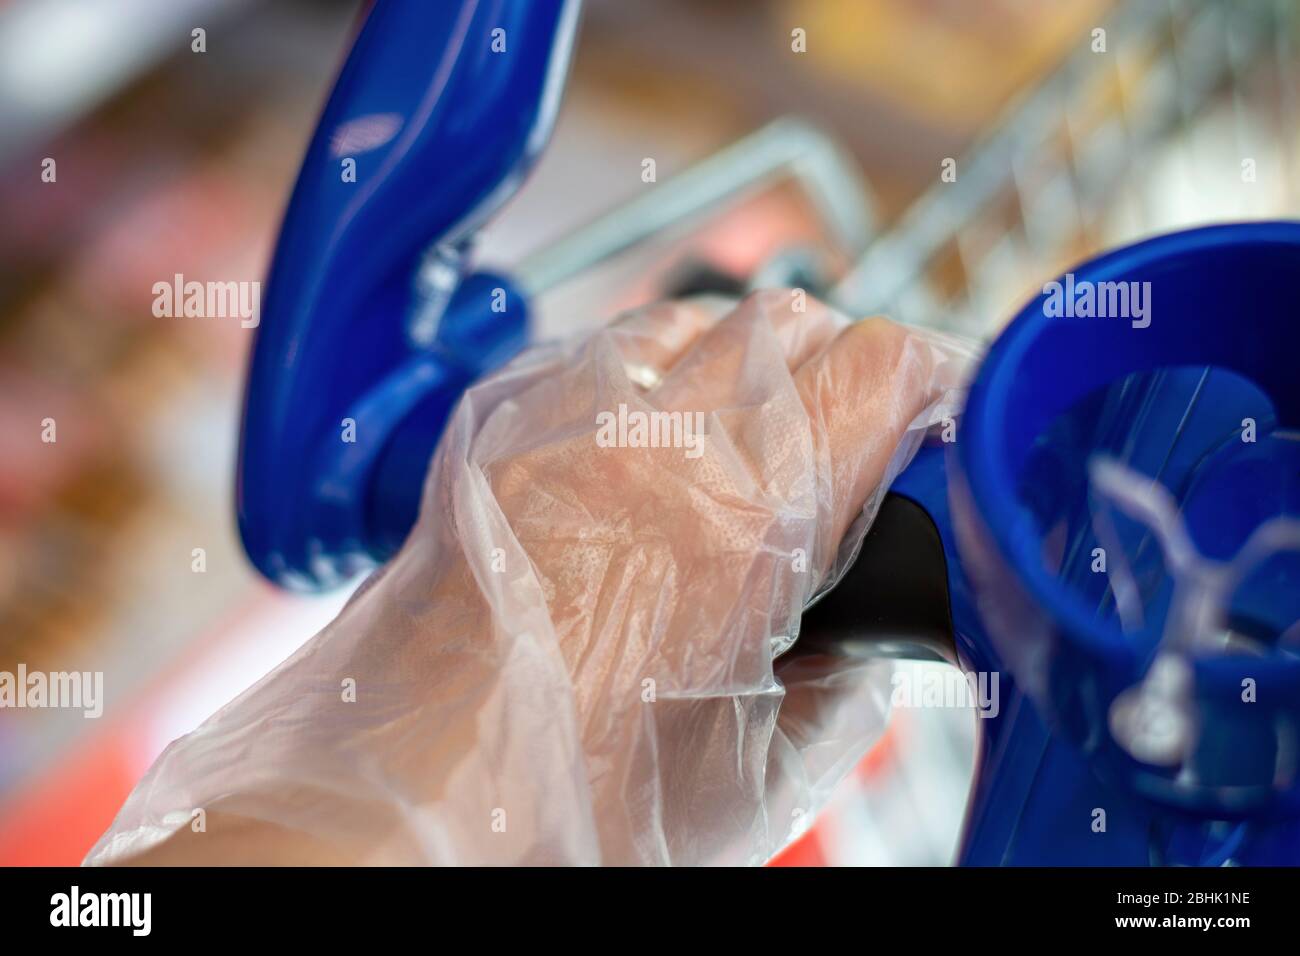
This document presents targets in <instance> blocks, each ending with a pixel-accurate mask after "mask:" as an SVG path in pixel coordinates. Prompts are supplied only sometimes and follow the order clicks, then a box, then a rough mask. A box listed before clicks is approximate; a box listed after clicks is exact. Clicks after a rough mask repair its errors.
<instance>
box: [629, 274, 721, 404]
mask: <svg viewBox="0 0 1300 956" xmlns="http://www.w3.org/2000/svg"><path fill="white" fill-rule="evenodd" d="M729 309H730V303H729V302H728V300H726V299H722V298H704V297H700V298H696V299H687V300H679V301H668V302H657V303H655V304H654V305H650V306H646V307H645V308H641V309H636V310H634V311H632V312H628V313H625V314H624V315H622V316H619V317H618V318H617V319H615V320H614V322H613V323H612V324H611V325H610V327H609V335H610V338H611V339H613V341H614V344H615V345H616V346H617V348H618V350H619V354H620V355H621V356H622V358H623V365H624V367H625V368H626V370H627V375H628V378H630V379H631V380H632V381H633V382H635V383H636V384H638V385H640V386H642V387H643V388H653V387H654V386H656V385H658V384H659V382H660V380H662V379H663V377H664V375H666V374H667V373H668V371H669V369H671V368H672V367H673V366H674V365H676V364H677V362H678V360H679V359H680V358H681V357H682V356H683V355H685V354H686V352H687V351H688V350H689V349H690V347H691V346H692V345H694V344H695V343H696V342H697V341H698V340H699V338H700V336H702V335H703V334H704V333H705V332H706V331H707V330H708V329H710V328H712V327H713V326H714V325H716V324H717V323H718V321H719V320H721V319H722V317H723V316H725V315H726V314H727V312H728V311H729Z"/></svg>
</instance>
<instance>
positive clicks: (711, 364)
mask: <svg viewBox="0 0 1300 956" xmlns="http://www.w3.org/2000/svg"><path fill="white" fill-rule="evenodd" d="M845 324H846V320H845V319H844V318H843V317H842V316H839V315H838V314H837V313H835V312H834V311H833V310H832V309H830V308H828V307H827V306H825V305H823V304H822V303H820V302H818V301H816V300H815V299H812V298H810V297H808V296H807V295H806V294H805V293H804V292H803V290H800V289H770V290H765V291H762V292H756V293H754V294H752V295H750V296H748V297H747V298H745V299H744V300H743V301H741V303H740V304H739V305H737V306H736V308H735V309H734V311H732V312H731V314H729V315H728V316H727V317H726V318H724V319H723V320H722V321H721V322H718V323H717V324H716V325H714V326H713V327H712V328H710V329H709V330H708V331H706V332H705V333H704V334H703V335H701V336H700V337H699V340H698V341H697V342H696V344H695V345H694V347H693V348H691V349H690V351H689V353H688V354H687V355H686V356H685V357H684V358H682V359H681V361H680V362H678V364H677V365H676V366H675V367H674V368H673V370H672V374H670V375H668V376H666V377H665V379H664V384H663V386H662V387H661V388H660V389H659V391H658V393H657V398H658V400H660V401H661V402H663V404H664V405H665V406H668V407H677V406H680V405H685V404H690V405H692V406H693V407H699V408H709V409H715V408H723V407H727V406H730V405H736V404H746V403H749V402H761V401H762V400H763V398H764V396H766V395H768V394H770V393H771V389H772V387H773V384H774V381H773V376H772V370H773V366H774V365H776V367H777V368H779V367H780V365H779V364H776V363H778V362H779V363H782V364H784V365H785V367H786V368H787V369H788V370H789V371H791V372H793V371H794V370H795V369H797V368H799V367H800V366H802V365H803V364H805V363H806V362H807V361H809V360H810V359H811V358H813V357H814V356H815V355H817V354H818V353H819V352H820V351H822V350H823V349H825V348H826V347H827V346H828V345H829V344H830V343H831V342H832V341H833V340H834V339H835V336H836V334H837V333H838V332H839V331H840V329H842V328H843V327H844V326H845Z"/></svg>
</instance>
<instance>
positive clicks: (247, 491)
mask: <svg viewBox="0 0 1300 956" xmlns="http://www.w3.org/2000/svg"><path fill="white" fill-rule="evenodd" d="M577 12H578V3H577V2H576V0H456V2H453V0H437V2H429V0H382V2H380V3H376V4H374V5H373V7H372V8H371V9H370V10H369V12H368V14H367V15H366V17H365V19H364V22H363V24H362V26H361V29H360V31H359V33H358V35H357V37H356V40H355V43H354V45H353V48H352V52H351V54H350V55H349V57H348V59H347V62H346V63H345V64H344V66H343V69H342V72H341V73H340V75H339V78H338V81H337V83H336V85H335V88H334V91H333V93H332V94H331V96H330V98H329V102H328V104H327V105H326V107H325V110H324V113H323V115H322V117H321V120H320V125H319V127H318V129H317V130H316V133H315V136H314V137H313V139H312V142H311V145H310V147H309V148H308V150H307V155H306V158H305V160H304V161H303V166H302V171H301V173H300V174H299V177H298V182H297V185H296V187H295V189H294V192H293V198H292V199H291V201H290V203H289V208H288V211H287V212H286V214H285V218H284V224H283V228H282V231H281V234H280V239H279V244H278V246H277V249H276V253H275V261H274V264H273V267H272V270H271V274H270V279H269V282H268V285H267V299H266V302H265V303H264V306H263V309H262V321H261V326H260V328H259V329H258V332H257V341H256V344H255V348H254V353H253V359H252V367H251V371H250V375H249V381H248V391H247V395H246V399H245V407H244V423H243V436H242V440H241V450H240V463H239V479H238V512H239V526H240V532H241V534H242V536H243V540H244V545H245V548H246V550H247V551H248V554H249V556H250V557H251V558H252V560H253V562H254V564H255V565H256V566H257V567H258V568H259V569H260V570H261V571H262V572H263V573H264V574H265V575H267V576H268V577H269V578H270V579H271V580H273V581H276V582H278V583H280V584H284V585H292V586H299V587H314V586H322V585H329V584H332V583H335V582H336V581H337V580H339V579H340V578H341V577H343V576H345V575H347V574H349V573H351V572H353V571H355V570H357V569H358V568H359V567H361V566H364V565H366V564H369V563H371V562H373V561H376V560H381V559H382V558H384V557H386V556H387V555H388V554H390V553H391V552H392V550H393V549H394V548H396V547H397V546H398V545H399V544H400V542H401V541H402V539H403V538H404V537H405V534H406V532H407V530H408V529H409V528H410V526H411V524H412V522H413V521H414V517H415V503H416V501H417V500H418V492H419V488H420V486H421V480H422V477H423V474H424V472H425V469H426V467H427V464H428V460H429V456H430V454H431V453H432V451H433V448H434V445H435V443H436V441H437V439H438V435H439V434H440V432H441V428H442V423H443V421H444V420H445V418H446V416H447V414H448V412H449V410H450V408H451V407H452V405H453V404H454V402H455V401H456V399H457V397H458V396H459V395H460V393H461V392H462V391H463V390H464V388H465V386H466V384H467V383H468V382H469V381H472V380H473V378H474V377H475V376H477V375H478V374H480V373H481V372H482V371H483V370H485V369H486V368H489V367H491V366H492V365H493V364H495V363H498V362H500V361H503V360H504V359H505V358H507V357H508V356H509V355H510V354H512V353H513V351H515V350H517V349H518V348H519V347H520V346H521V345H522V344H523V342H524V341H525V339H526V324H527V307H526V303H525V302H524V300H523V297H522V295H521V294H520V292H519V291H518V290H517V289H514V288H513V287H512V286H511V285H510V283H509V282H507V281H505V280H504V279H498V278H494V277H491V276H477V277H473V281H462V280H463V276H464V274H465V272H466V271H467V263H466V259H467V254H468V242H469V240H470V239H471V238H472V236H473V234H474V232H475V231H476V230H477V229H478V228H479V227H480V226H481V225H482V224H483V222H484V221H485V220H486V219H487V218H488V216H490V215H491V213H492V212H493V211H495V210H496V209H497V208H498V207H499V206H500V204H501V203H502V202H503V201H504V200H505V199H506V198H508V197H509V196H510V194H511V193H513V192H514V190H515V189H516V188H517V187H518V185H519V182H520V179H521V178H522V176H523V174H524V172H525V170H526V169H527V167H528V165H529V164H530V163H531V162H532V160H533V159H534V158H535V157H536V156H537V155H538V153H539V152H540V150H541V149H542V147H543V145H544V144H545V141H546V138H547V136H548V134H549V132H550V129H551V127H552V124H553V122H554V118H555V114H556V110H557V108H558V103H559V99H560V93H561V90H562V88H563V84H564V79H565V73H566V69H567V64H568V59H569V51H570V49H571V47H572V43H573V36H574V31H575V27H576V20H577ZM430 247H434V251H433V252H432V253H427V252H426V250H428V249H429V248H430ZM412 421H414V422H418V427H414V426H409V425H408V423H409V422H412ZM353 423H354V424H353ZM394 441H399V442H405V443H406V444H405V445H403V446H401V447H393V442H394ZM397 471H401V472H402V473H401V474H395V472H397ZM394 488H399V489H401V493H400V494H393V493H392V489H394Z"/></svg>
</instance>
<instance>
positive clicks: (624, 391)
mask: <svg viewBox="0 0 1300 956" xmlns="http://www.w3.org/2000/svg"><path fill="white" fill-rule="evenodd" d="M967 358H968V353H967V352H966V351H965V350H964V349H963V348H962V347H961V346H959V345H957V344H955V343H952V342H949V341H946V340H941V339H939V338H937V337H935V336H925V337H922V336H921V335H919V334H917V333H914V332H909V331H906V330H904V329H903V328H902V327H900V326H897V325H893V324H891V323H889V322H886V321H884V320H880V319H872V320H867V321H864V322H861V323H859V324H852V325H851V324H849V323H848V322H847V321H846V320H845V319H843V318H842V317H840V316H838V315H836V314H834V313H832V312H831V311H830V310H828V309H827V308H825V307H824V306H821V305H819V304H817V303H815V302H812V301H807V302H806V305H805V302H804V298H803V293H802V292H798V291H794V292H791V291H784V290H776V291H770V292H765V293H760V294H757V295H754V296H751V297H749V298H748V299H746V300H744V301H743V302H742V303H740V305H739V306H736V307H734V308H732V307H731V306H730V305H727V304H721V303H716V302H691V303H677V304H668V305H661V306H656V307H653V308H650V309H647V310H644V311H642V312H639V313H635V314H632V315H629V316H627V317H624V318H623V319H621V320H619V321H618V322H616V323H615V324H614V325H613V326H612V327H610V328H609V329H607V330H606V331H603V332H601V333H600V334H597V335H596V336H595V337H593V338H589V339H587V340H585V341H582V342H577V343H570V344H568V345H561V346H551V347H544V348H536V349H532V350H530V351H528V352H526V353H524V354H523V355H522V356H520V357H519V358H518V359H517V360H515V361H514V362H513V363H511V364H510V365H509V366H507V367H506V368H504V369H503V370H501V371H499V372H497V373H496V374H494V375H492V376H491V377H489V378H488V379H486V380H484V381H483V382H481V383H480V384H477V385H475V386H474V387H473V388H472V389H471V390H470V391H469V392H468V393H467V394H466V395H465V397H464V399H463V401H462V402H461V403H460V405H459V406H458V408H457V410H456V412H455V413H454V415H453V417H452V420H451V422H450V423H449V425H448V427H447V430H446V433H445V435H444V436H443V439H442V441H441V444H440V445H439V448H438V451H437V453H436V455H435V457H434V460H433V463H432V465H431V468H430V471H429V475H428V479H427V484H426V486H425V491H424V500H423V504H422V508H421V515H420V519H419V522H418V524H417V525H416V527H415V528H414V530H413V531H412V532H411V535H410V537H409V539H408V541H407V543H406V545H405V546H404V547H403V548H402V550H401V552H400V553H399V554H398V555H397V556H396V557H394V558H393V559H392V561H390V562H389V563H388V564H387V566H385V567H384V568H383V569H382V570H381V571H379V572H377V573H376V574H375V575H374V576H373V578H372V579H371V580H370V581H369V582H368V583H367V584H366V585H365V586H364V587H363V588H362V589H361V590H360V591H359V592H358V594H357V595H356V596H355V597H354V598H353V599H352V601H351V602H350V603H349V604H348V606H347V607H346V608H345V609H344V611H343V612H342V613H341V614H340V615H339V617H338V618H337V619H336V620H335V621H334V622H333V623H332V624H331V625H330V626H329V627H327V628H326V629H325V630H323V631H322V632H321V633H320V634H318V635H316V636H315V637H314V638H313V639H312V640H310V641H308V642H307V643H306V644H305V645H303V647H302V648H301V649H300V650H299V651H298V652H297V653H295V654H294V655H293V656H292V657H291V658H289V660H287V661H286V662H284V663H283V664H281V665H280V666H279V667H278V668H276V669H275V670H274V671H273V672H272V673H271V674H269V675H268V676H267V677H265V678H264V679H263V680H261V681H260V682H258V683H257V684H256V685H255V686H253V687H252V688H250V689H249V690H248V691H246V692H245V693H244V694H242V695H241V696H240V697H238V698H237V699H236V700H234V701H233V702H232V703H230V704H229V705H227V706H226V707H225V708H223V709H222V710H220V711H219V712H218V713H217V714H215V715H214V716H213V717H211V718H210V719H209V720H208V721H207V722H206V723H204V724H203V725H202V726H201V727H199V729H197V730H196V731H194V732H193V733H191V734H189V735H188V736H186V737H184V738H182V739H180V740H178V741H176V742H174V743H173V744H172V745H171V746H170V747H168V748H167V750H166V751H165V752H164V753H163V754H162V756H161V757H159V758H158V761H157V762H156V763H155V764H154V766H153V768H152V769H151V770H150V771H149V773H148V775H147V776H146V777H145V778H144V780H143V781H142V782H141V783H140V784H139V786H138V787H137V788H136V790H135V792H134V793H133V794H132V795H131V797H130V798H129V799H128V801H127V803H126V805H125V806H124V807H123V809H122V811H121V812H120V813H119V815H118V818H117V820H116V821H115V823H114V824H113V826H112V828H111V829H110V830H109V832H108V833H107V834H105V835H104V837H103V838H101V840H100V841H99V843H98V844H97V845H96V846H95V848H94V849H93V850H92V851H91V853H90V855H89V856H88V858H87V861H88V862H90V863H113V862H146V863H163V864H167V863H295V862H307V863H345V862H357V863H402V864H406V863H435V864H459V863H480V864H481V863H487V864H509V863H520V864H556V863H573V864H667V863H675V864H682V863H687V864H695V863H760V862H763V861H764V860H766V859H768V858H769V857H770V856H771V855H772V854H773V853H775V852H776V851H777V850H779V849H780V848H781V847H782V846H783V845H784V844H785V843H786V842H787V841H788V840H789V839H790V838H791V837H792V836H794V835H797V833H798V832H799V831H800V830H801V829H802V828H803V827H804V826H805V825H806V824H807V822H808V820H809V819H810V818H811V814H812V813H814V812H815V811H816V809H817V808H818V807H819V806H820V805H821V804H822V803H823V801H824V800H825V798H826V797H827V795H828V794H829V792H830V791H831V789H832V787H833V786H834V785H835V783H836V782H837V781H838V780H840V779H841V778H842V777H843V776H844V775H845V774H846V773H847V772H848V771H849V770H850V769H851V768H852V767H853V766H854V764H855V763H856V762H857V761H858V760H859V759H860V758H861V756H862V755H863V754H864V753H865V752H866V750H867V749H868V748H869V746H870V745H871V744H872V742H873V741H874V740H875V739H876V738H877V737H878V735H879V733H880V732H881V730H882V728H883V727H884V724H885V720H886V715H887V706H888V690H889V686H888V678H889V673H890V667H889V664H888V663H886V662H867V663H864V662H861V661H853V660H848V659H839V658H834V659H832V658H829V657H809V656H804V657H798V656H791V657H788V658H782V659H780V660H777V656H778V655H779V654H780V653H781V652H782V651H784V650H785V649H786V648H788V647H789V646H790V644H791V643H792V642H793V641H794V640H795V638H796V637H797V635H798V631H799V621H800V615H801V613H802V611H803V610H804V608H805V606H806V605H808V603H809V602H810V601H811V600H812V599H814V597H815V596H817V595H818V594H819V593H820V592H821V591H823V590H824V589H826V588H827V587H829V586H830V585H831V584H832V583H833V582H834V580H835V578H836V576H837V575H838V574H839V573H840V572H841V571H842V570H843V568H844V566H845V565H846V564H847V563H849V562H850V561H851V560H852V558H853V557H854V555H855V554H856V551H857V548H858V546H859V545H860V543H861V541H862V538H863V535H864V534H865V531H866V528H867V525H868V523H869V519H870V517H871V516H873V515H874V513H875V509H876V506H877V504H878V502H879V500H880V498H881V497H882V496H883V494H884V492H885V490H886V487H887V485H888V482H889V481H891V480H892V478H893V477H894V475H896V474H897V472H898V471H900V470H901V469H902V467H903V466H904V465H905V464H906V462H907V461H908V460H909V459H910V457H911V456H912V454H913V453H914V452H915V450H916V447H917V446H918V445H919V443H920V441H921V439H922V437H923V434H924V432H925V430H926V429H927V428H928V427H929V426H931V425H932V424H935V423H937V422H939V421H940V420H941V419H943V418H945V417H947V416H949V415H953V414H955V412H956V408H957V403H958V401H959V399H960V393H959V392H958V391H957V390H956V388H957V386H958V385H959V384H960V382H961V381H962V380H963V378H964V366H965V363H966V359H967ZM620 406H623V408H622V410H621V411H620ZM665 412H666V413H682V414H681V416H680V417H678V418H677V419H672V418H668V419H663V418H659V419H654V418H650V417H649V413H665ZM696 413H698V414H696ZM642 416H646V417H642ZM664 421H667V422H668V426H667V430H666V431H664V430H659V431H656V432H655V434H656V435H657V436H658V438H659V439H660V440H659V441H654V442H652V441H651V438H650V432H649V431H646V430H640V429H639V427H638V425H637V423H638V422H641V423H642V424H648V425H650V426H652V427H653V428H656V429H658V428H659V427H660V426H662V424H663V422H664ZM674 423H676V425H677V427H676V430H674V428H673V425H674ZM697 425H698V426H700V427H699V429H696V426H697ZM652 444H654V445H658V446H660V447H647V446H650V445H652ZM664 445H667V446H668V447H663V446H664ZM349 688H355V693H354V695H353V694H352V693H350V692H349ZM353 696H354V697H355V699H353ZM198 809H202V810H203V811H204V814H203V820H204V826H203V828H202V830H201V832H196V830H199V829H200V828H197V827H194V826H192V821H193V820H194V819H195V811H196V810H198Z"/></svg>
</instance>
